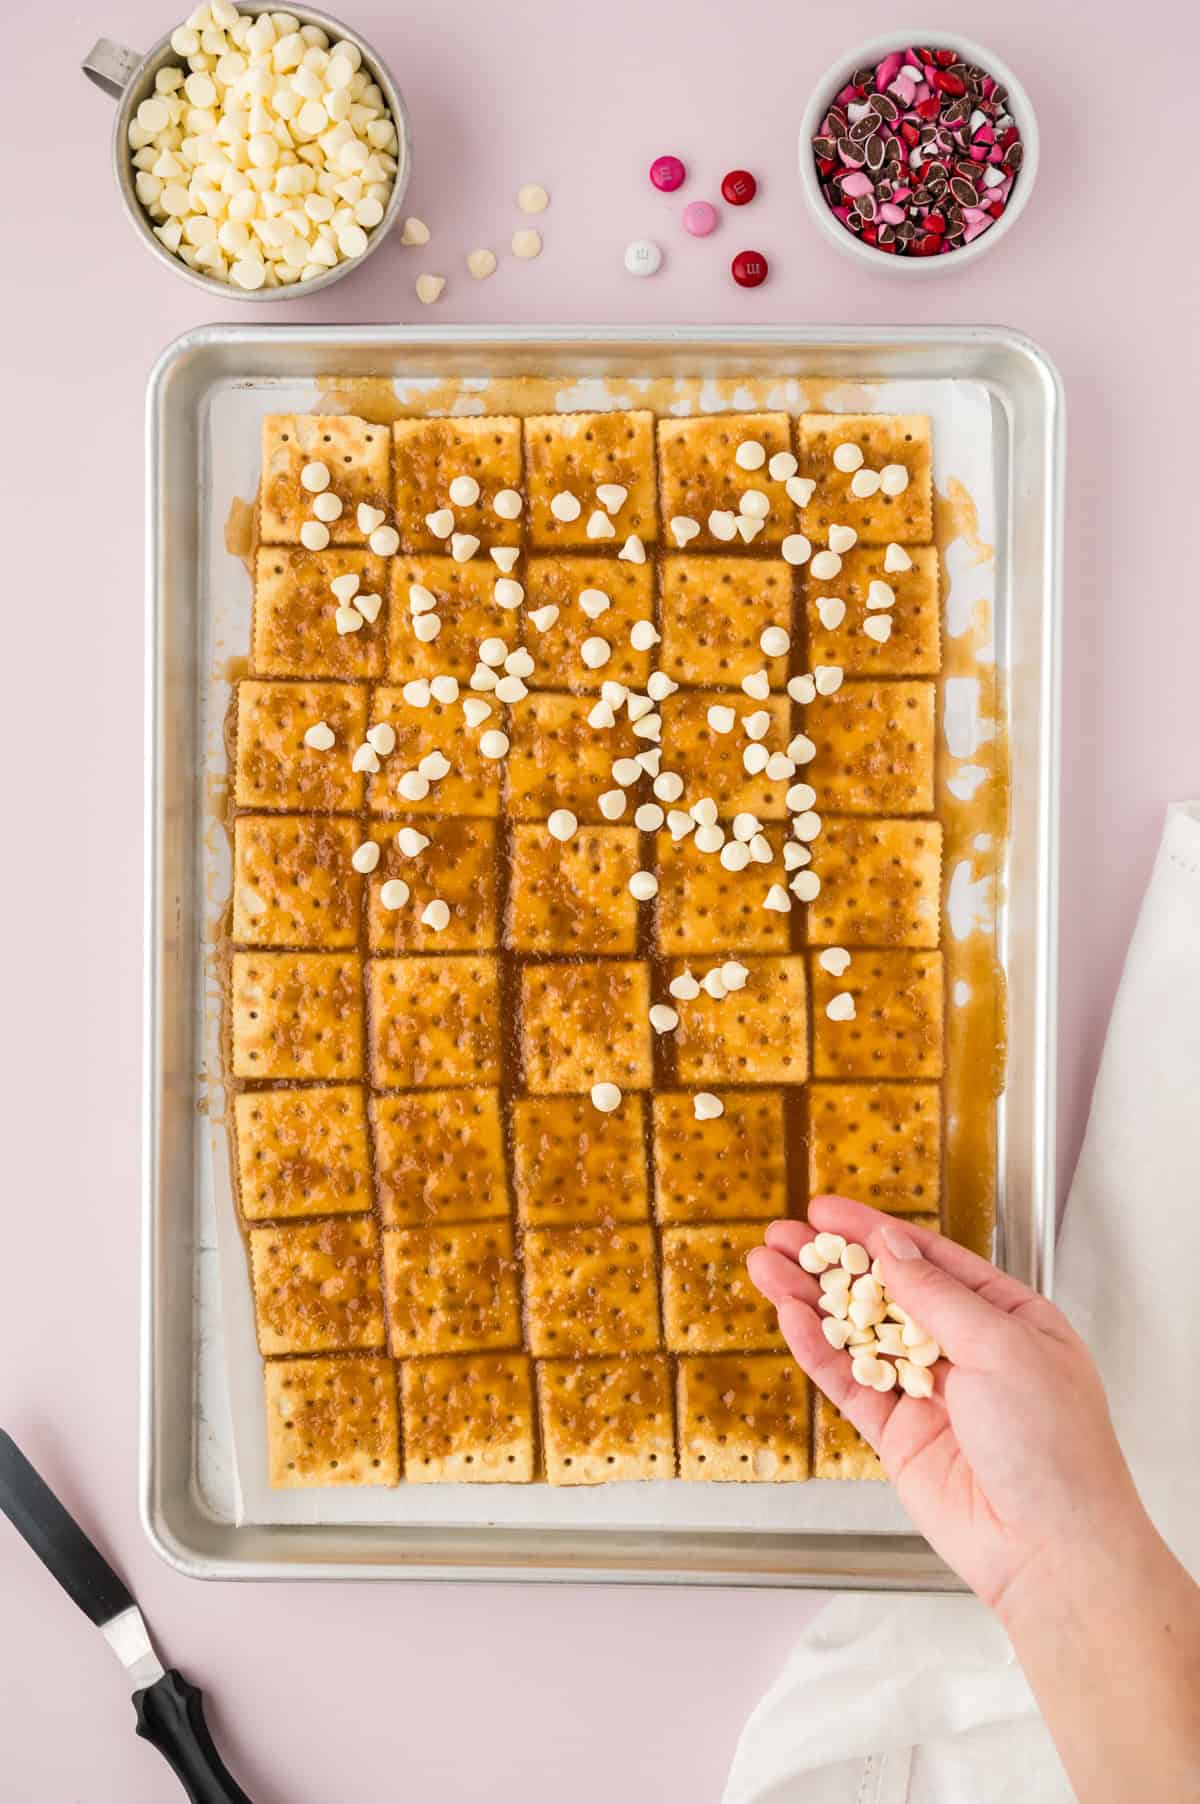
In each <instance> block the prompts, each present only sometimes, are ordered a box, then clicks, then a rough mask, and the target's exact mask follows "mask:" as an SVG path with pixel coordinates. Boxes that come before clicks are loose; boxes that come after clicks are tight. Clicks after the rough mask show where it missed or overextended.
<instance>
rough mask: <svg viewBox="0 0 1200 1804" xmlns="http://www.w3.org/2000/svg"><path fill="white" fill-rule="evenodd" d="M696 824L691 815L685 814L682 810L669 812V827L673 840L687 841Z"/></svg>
mask: <svg viewBox="0 0 1200 1804" xmlns="http://www.w3.org/2000/svg"><path fill="white" fill-rule="evenodd" d="M695 824H696V823H695V822H694V821H693V819H692V817H691V815H690V814H685V813H684V812H683V810H682V809H681V808H672V809H670V810H668V813H667V826H668V828H669V830H670V834H671V838H672V839H673V840H681V839H686V838H687V836H688V834H689V833H690V832H691V830H692V828H693V827H694V826H695Z"/></svg>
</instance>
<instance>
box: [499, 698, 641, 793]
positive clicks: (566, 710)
mask: <svg viewBox="0 0 1200 1804" xmlns="http://www.w3.org/2000/svg"><path fill="white" fill-rule="evenodd" d="M594 705H595V702H594V698H593V697H592V696H589V695H549V694H542V695H538V694H534V695H529V696H527V697H526V698H525V700H524V701H523V702H522V703H521V704H520V706H519V707H518V708H515V709H514V710H513V711H512V724H511V726H510V727H509V734H510V737H511V739H512V749H511V751H510V753H509V756H508V761H507V771H506V778H507V783H508V812H509V813H510V814H511V815H512V816H513V818H514V819H515V820H519V821H544V820H546V819H547V818H548V817H549V816H550V815H551V814H552V813H553V812H554V810H555V809H556V808H569V809H570V810H571V813H572V814H574V815H575V816H576V817H577V819H579V820H581V821H594V822H599V821H601V820H603V818H604V817H603V815H602V814H601V813H600V807H599V799H600V797H601V796H602V795H603V794H604V792H605V791H606V790H609V789H615V788H617V787H618V785H617V783H616V780H615V778H614V777H613V774H612V767H613V764H614V762H615V761H616V760H617V759H618V758H633V757H634V756H635V755H636V754H637V753H638V752H642V751H647V750H648V749H649V746H650V741H649V740H646V739H639V738H638V737H637V735H636V734H635V733H634V731H633V727H632V725H631V724H630V721H629V716H628V714H627V713H624V712H622V713H621V714H620V715H619V716H618V717H617V723H616V725H615V726H613V727H608V728H606V729H605V730H603V731H599V732H598V731H597V730H596V729H595V728H594V727H591V726H589V725H588V714H589V713H590V712H591V710H592V708H593V707H594ZM633 807H634V804H633V801H632V799H628V800H627V809H628V813H629V816H630V819H632V817H633Z"/></svg>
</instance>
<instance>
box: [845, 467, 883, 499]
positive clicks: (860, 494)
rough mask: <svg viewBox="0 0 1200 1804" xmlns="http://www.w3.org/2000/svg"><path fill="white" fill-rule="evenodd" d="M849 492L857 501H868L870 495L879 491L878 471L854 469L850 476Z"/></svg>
mask: <svg viewBox="0 0 1200 1804" xmlns="http://www.w3.org/2000/svg"><path fill="white" fill-rule="evenodd" d="M850 493H851V494H852V495H853V496H854V497H855V498H856V500H858V501H869V500H870V499H871V496H872V495H877V494H878V493H879V473H878V471H876V470H856V471H855V472H854V474H853V476H852V477H851V478H850Z"/></svg>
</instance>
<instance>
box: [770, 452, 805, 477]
mask: <svg viewBox="0 0 1200 1804" xmlns="http://www.w3.org/2000/svg"><path fill="white" fill-rule="evenodd" d="M798 467H799V466H798V465H797V463H796V460H795V458H794V457H793V456H792V454H791V452H790V451H776V453H775V455H774V457H773V458H772V459H771V461H770V463H769V464H768V465H767V474H768V475H769V476H770V478H771V481H772V482H786V481H787V479H788V477H789V476H794V475H795V474H796V471H797V469H798Z"/></svg>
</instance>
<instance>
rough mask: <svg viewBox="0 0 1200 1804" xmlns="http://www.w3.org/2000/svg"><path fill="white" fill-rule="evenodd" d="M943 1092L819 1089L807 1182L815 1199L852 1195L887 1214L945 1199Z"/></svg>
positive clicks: (931, 1206)
mask: <svg viewBox="0 0 1200 1804" xmlns="http://www.w3.org/2000/svg"><path fill="white" fill-rule="evenodd" d="M941 1173H942V1095H941V1091H940V1090H939V1089H938V1087H937V1085H936V1084H861V1083H860V1084H813V1085H812V1086H811V1088H810V1090H809V1093H808V1181H809V1189H810V1192H811V1194H812V1195H813V1196H821V1195H825V1194H828V1195H831V1196H849V1197H853V1198H854V1199H855V1201H856V1202H860V1203H869V1204H870V1205H871V1207H872V1208H873V1209H882V1210H884V1211H885V1212H886V1213H887V1214H888V1215H919V1214H921V1213H923V1212H932V1213H933V1217H934V1225H935V1226H936V1224H937V1209H938V1205H939V1202H940V1200H941Z"/></svg>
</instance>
